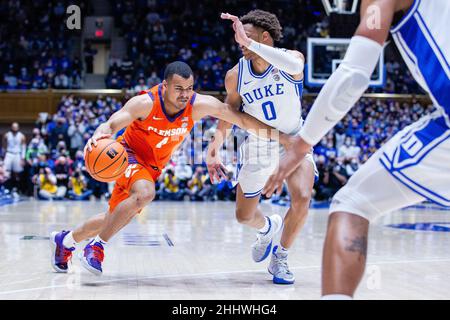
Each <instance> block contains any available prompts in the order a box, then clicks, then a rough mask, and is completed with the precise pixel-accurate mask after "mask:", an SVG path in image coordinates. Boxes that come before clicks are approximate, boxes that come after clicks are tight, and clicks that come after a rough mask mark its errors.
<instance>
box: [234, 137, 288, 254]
mask: <svg viewBox="0 0 450 320" xmlns="http://www.w3.org/2000/svg"><path fill="white" fill-rule="evenodd" d="M271 151H273V152H271ZM278 152H279V150H278V145H277V144H269V143H267V142H266V141H261V140H259V139H258V138H255V137H253V136H250V137H249V138H248V139H247V140H246V141H245V142H244V143H243V145H242V146H241V155H242V159H243V165H242V168H240V170H239V172H238V177H237V180H238V182H239V185H238V190H237V193H236V218H237V220H238V221H239V222H240V223H243V224H246V225H248V226H251V227H253V228H255V229H257V230H258V232H257V234H256V241H255V242H254V243H253V244H252V257H253V260H254V261H255V262H261V261H263V260H264V259H266V258H267V257H268V256H269V254H270V250H271V248H272V239H273V237H274V236H275V235H276V234H277V233H278V232H279V231H280V229H281V227H282V224H283V219H282V218H281V217H280V216H279V215H277V214H274V215H272V216H270V217H267V216H264V214H263V213H262V212H261V210H260V209H259V208H258V204H259V199H260V197H261V191H262V189H263V187H264V185H265V183H266V181H267V179H268V177H269V176H270V174H271V173H272V171H273V169H274V165H275V166H276V163H275V162H274V161H272V158H273V157H272V156H274V157H278V155H279V153H278Z"/></svg>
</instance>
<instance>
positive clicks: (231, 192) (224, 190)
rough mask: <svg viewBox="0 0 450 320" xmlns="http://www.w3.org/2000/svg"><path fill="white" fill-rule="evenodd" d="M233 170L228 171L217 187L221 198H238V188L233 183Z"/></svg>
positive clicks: (218, 195)
mask: <svg viewBox="0 0 450 320" xmlns="http://www.w3.org/2000/svg"><path fill="white" fill-rule="evenodd" d="M232 179H233V172H228V173H227V176H226V178H225V179H222V181H220V182H219V184H218V185H217V188H216V192H217V197H218V199H219V200H225V201H226V200H231V201H234V200H236V190H235V188H234V186H233V183H232Z"/></svg>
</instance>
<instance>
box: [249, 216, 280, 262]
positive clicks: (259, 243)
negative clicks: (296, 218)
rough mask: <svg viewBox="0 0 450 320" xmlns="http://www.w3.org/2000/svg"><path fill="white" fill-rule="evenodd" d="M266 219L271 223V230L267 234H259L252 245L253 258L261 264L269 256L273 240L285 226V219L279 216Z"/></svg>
mask: <svg viewBox="0 0 450 320" xmlns="http://www.w3.org/2000/svg"><path fill="white" fill-rule="evenodd" d="M266 219H268V221H269V230H268V231H267V232H266V233H260V232H258V233H257V234H256V241H255V243H253V245H252V257H253V260H254V261H255V262H261V261H263V260H264V259H266V258H267V257H268V256H269V254H270V249H272V239H273V237H274V236H275V235H276V234H277V233H278V232H280V230H281V228H282V226H283V218H281V216H279V215H278V214H274V215H272V216H270V217H266Z"/></svg>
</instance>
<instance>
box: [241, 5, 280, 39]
mask: <svg viewBox="0 0 450 320" xmlns="http://www.w3.org/2000/svg"><path fill="white" fill-rule="evenodd" d="M239 20H241V22H242V24H247V23H250V24H252V25H253V26H255V27H259V28H261V29H263V30H264V31H267V32H268V33H269V34H270V36H271V37H272V39H273V40H274V41H278V40H280V39H281V38H282V37H283V33H282V31H281V30H282V29H283V28H282V27H281V24H280V21H278V18H277V16H276V15H274V14H273V13H270V12H267V11H264V10H259V9H257V10H252V11H250V12H249V13H247V14H246V15H244V16H242V17H241V18H240V19H239Z"/></svg>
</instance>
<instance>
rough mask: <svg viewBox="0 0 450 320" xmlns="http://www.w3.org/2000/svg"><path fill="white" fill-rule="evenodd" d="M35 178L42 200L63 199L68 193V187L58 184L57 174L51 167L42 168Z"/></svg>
mask: <svg viewBox="0 0 450 320" xmlns="http://www.w3.org/2000/svg"><path fill="white" fill-rule="evenodd" d="M33 180H34V183H35V184H36V185H37V187H38V189H39V191H38V194H39V198H40V199H42V200H52V199H53V200H61V199H63V197H64V195H65V194H66V191H67V188H65V187H62V186H61V187H58V186H57V180H56V176H55V175H54V174H53V172H52V170H51V169H50V168H49V167H45V168H41V169H40V170H39V174H38V175H36V176H35V177H34V179H33Z"/></svg>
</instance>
